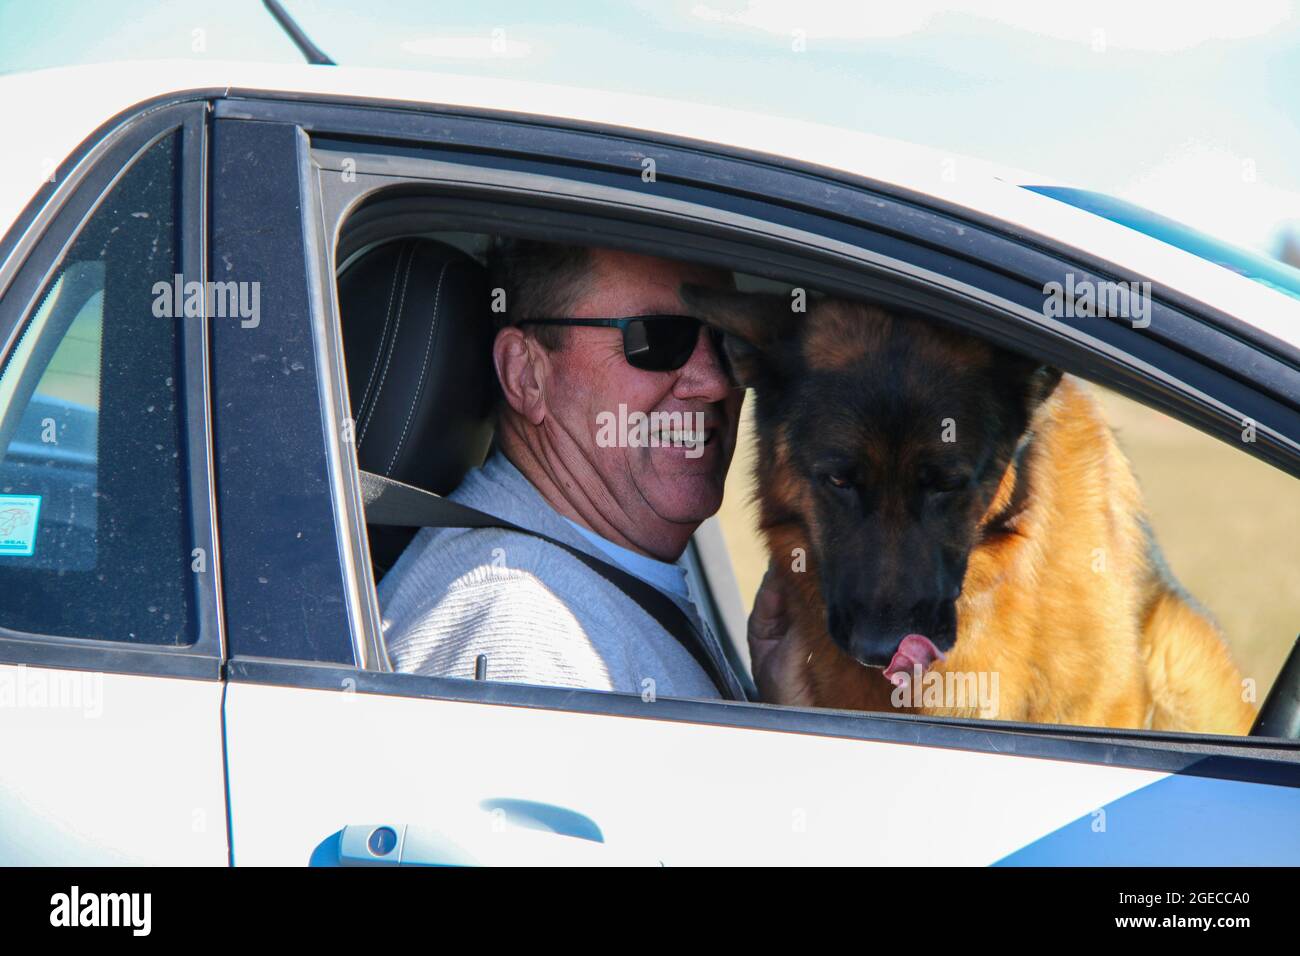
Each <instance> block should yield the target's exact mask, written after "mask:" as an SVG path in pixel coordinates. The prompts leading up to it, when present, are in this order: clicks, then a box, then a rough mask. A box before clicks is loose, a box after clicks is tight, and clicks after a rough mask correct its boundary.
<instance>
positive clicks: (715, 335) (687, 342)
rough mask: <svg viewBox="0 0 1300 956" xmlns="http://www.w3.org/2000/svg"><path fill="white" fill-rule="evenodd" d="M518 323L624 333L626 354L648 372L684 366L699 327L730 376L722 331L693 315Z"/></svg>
mask: <svg viewBox="0 0 1300 956" xmlns="http://www.w3.org/2000/svg"><path fill="white" fill-rule="evenodd" d="M516 324H517V325H585V326H595V327H599V328H606V329H621V330H622V332H623V357H624V358H626V359H627V364H628V365H631V366H632V367H633V368H639V369H643V370H645V371H647V372H672V371H676V370H677V369H679V368H681V367H682V366H683V365H685V364H686V363H687V362H688V361H689V360H690V357H691V355H692V354H694V352H695V343H696V342H698V341H699V339H700V327H701V326H704V327H705V328H708V330H709V338H710V339H711V340H712V342H713V346H714V349H715V354H716V355H717V357H718V362H719V363H720V364H721V365H722V369H723V371H724V372H726V373H727V377H728V378H731V368H730V367H729V366H728V364H727V353H726V352H725V351H724V350H723V348H722V333H721V332H719V331H718V330H717V329H714V328H709V327H708V326H705V325H704V323H703V322H701V321H700V320H699V319H697V318H695V317H694V316H691V315H630V316H628V317H627V318H623V319H524V320H523V321H521V322H518V323H516Z"/></svg>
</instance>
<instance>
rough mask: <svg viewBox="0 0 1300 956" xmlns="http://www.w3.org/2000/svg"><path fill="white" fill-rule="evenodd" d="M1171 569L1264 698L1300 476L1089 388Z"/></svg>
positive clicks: (1299, 595) (1284, 644) (1295, 575)
mask: <svg viewBox="0 0 1300 956" xmlns="http://www.w3.org/2000/svg"><path fill="white" fill-rule="evenodd" d="M1094 390H1095V391H1096V392H1097V393H1098V395H1099V396H1100V398H1101V401H1102V405H1103V407H1104V408H1105V409H1106V415H1107V418H1108V419H1109V421H1110V423H1111V425H1112V427H1114V429H1115V433H1116V435H1117V437H1118V439H1119V443H1120V445H1121V446H1122V447H1123V449H1124V451H1125V453H1126V454H1127V455H1128V456H1129V459H1130V460H1131V461H1132V462H1133V466H1134V470H1135V471H1136V472H1137V476H1138V480H1139V481H1140V482H1141V485H1142V490H1143V494H1144V495H1145V498H1146V504H1147V511H1148V513H1149V515H1150V518H1151V522H1152V525H1153V526H1154V527H1155V530H1156V536H1157V537H1158V538H1159V540H1160V544H1161V547H1162V548H1163V550H1164V553H1165V558H1166V559H1167V560H1168V562H1169V566H1170V567H1171V568H1172V569H1173V571H1174V574H1175V575H1176V576H1177V577H1178V579H1179V580H1180V581H1181V582H1182V583H1183V585H1184V586H1185V587H1186V588H1187V590H1188V591H1190V592H1191V593H1192V594H1194V595H1196V597H1197V598H1198V599H1199V600H1200V602H1201V603H1202V604H1203V605H1205V606H1206V607H1207V608H1209V609H1210V611H1211V612H1212V613H1213V614H1214V616H1215V618H1216V619H1217V620H1218V622H1219V625H1220V627H1222V629H1223V632H1224V634H1225V635H1226V636H1227V639H1228V643H1229V645H1230V646H1231V648H1232V652H1233V656H1234V657H1235V658H1236V660H1237V663H1238V665H1239V666H1240V667H1241V670H1242V673H1243V674H1244V675H1245V676H1246V677H1250V678H1254V680H1255V681H1256V685H1257V690H1258V694H1259V699H1260V700H1261V701H1262V700H1263V698H1264V695H1265V694H1266V693H1267V692H1268V688H1269V687H1270V686H1272V683H1273V679H1274V677H1276V675H1277V672H1278V670H1279V669H1280V668H1281V666H1282V662H1283V660H1285V658H1286V655H1287V653H1288V652H1289V651H1290V649H1291V645H1292V644H1293V643H1294V642H1295V639H1296V635H1297V633H1300V482H1297V481H1296V479H1294V478H1292V477H1290V476H1289V475H1285V474H1283V473H1282V472H1280V471H1277V470H1276V469H1274V468H1272V467H1270V466H1269V465H1266V464H1264V463H1263V462H1261V461H1259V460H1258V459H1255V458H1252V457H1251V456H1249V455H1247V454H1245V453H1244V452H1243V451H1241V449H1240V448H1234V447H1232V446H1230V445H1227V444H1225V443H1223V442H1220V441H1219V440H1217V439H1215V438H1211V437H1209V436H1208V435H1204V434H1202V433H1201V432H1198V431H1197V430H1195V429H1194V428H1191V427H1190V426H1188V425H1184V424H1183V423H1182V422H1179V421H1176V420H1175V419H1172V418H1170V417H1168V416H1166V415H1164V414H1162V413H1160V412H1156V411H1153V410H1152V409H1149V408H1146V407H1145V406H1143V405H1139V404H1137V403H1135V402H1131V401H1129V400H1127V399H1125V398H1122V397H1120V396H1118V395H1116V394H1114V393H1111V392H1108V391H1106V390H1104V389H1100V388H1095V387H1094ZM750 411H751V408H750V403H749V402H746V409H745V415H744V416H743V417H742V419H741V431H740V442H739V445H738V446H737V450H736V460H735V463H734V464H733V465H732V469H731V474H730V476H729V477H728V479H727V489H726V496H725V500H724V503H723V506H722V510H721V511H720V512H719V515H718V517H719V519H720V521H721V523H722V529H723V534H724V536H725V537H726V540H727V545H728V548H729V550H730V551H731V556H732V561H733V562H734V564H735V570H736V579H737V580H738V581H739V583H740V591H741V597H742V598H743V599H744V601H745V606H746V611H748V609H749V606H750V604H751V603H752V602H753V598H754V592H755V591H756V590H757V589H758V583H759V581H760V580H761V579H762V577H763V571H764V570H765V569H766V567H767V552H766V550H765V549H764V547H763V544H762V541H761V540H760V539H759V537H758V535H757V533H756V531H755V518H756V514H757V510H756V506H755V505H754V503H753V455H754V440H753V437H754V436H753V423H752V420H751V418H750Z"/></svg>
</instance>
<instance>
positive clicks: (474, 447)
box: [338, 239, 495, 494]
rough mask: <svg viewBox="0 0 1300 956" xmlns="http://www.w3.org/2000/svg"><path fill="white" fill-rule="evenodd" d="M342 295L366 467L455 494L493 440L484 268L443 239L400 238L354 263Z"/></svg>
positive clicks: (361, 459)
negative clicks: (453, 490)
mask: <svg viewBox="0 0 1300 956" xmlns="http://www.w3.org/2000/svg"><path fill="white" fill-rule="evenodd" d="M338 289H339V314H340V318H341V319H342V323H343V348H344V352H345V354H346V363H347V377H348V390H349V394H350V395H351V400H352V415H353V419H354V440H355V441H356V446H357V460H358V463H359V464H360V466H361V468H362V470H364V471H372V472H375V473H377V474H381V475H386V476H388V477H390V478H395V479H397V480H398V481H404V482H406V483H408V484H412V485H415V486H417V487H419V488H424V489H426V490H428V491H433V492H437V493H438V494H446V493H447V492H449V491H451V490H452V489H454V488H455V487H456V486H457V485H458V484H460V481H461V479H462V478H463V477H464V476H465V473H466V472H467V471H469V469H471V468H473V467H475V466H477V465H480V464H482V463H483V458H484V456H485V455H486V453H487V449H488V444H489V443H490V441H491V437H492V403H493V398H494V395H495V389H494V384H493V382H494V375H495V372H494V371H493V367H492V357H491V350H492V339H493V328H492V321H491V315H490V313H489V311H488V283H487V274H486V272H485V270H484V268H483V267H482V266H481V265H479V264H478V263H477V262H476V261H475V260H474V259H472V258H471V257H470V256H468V255H466V254H465V253H463V252H461V251H460V250H458V249H456V248H454V247H452V246H449V245H445V244H443V243H441V242H434V241H433V240H430V239H399V240H395V241H392V242H387V243H384V244H383V245H380V246H376V247H375V248H373V249H370V250H368V251H367V252H365V253H363V254H362V255H361V256H359V257H358V258H356V259H355V260H353V261H352V262H351V264H349V265H348V266H347V268H346V269H345V271H344V272H343V274H342V275H341V276H340V277H339V282H338Z"/></svg>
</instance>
